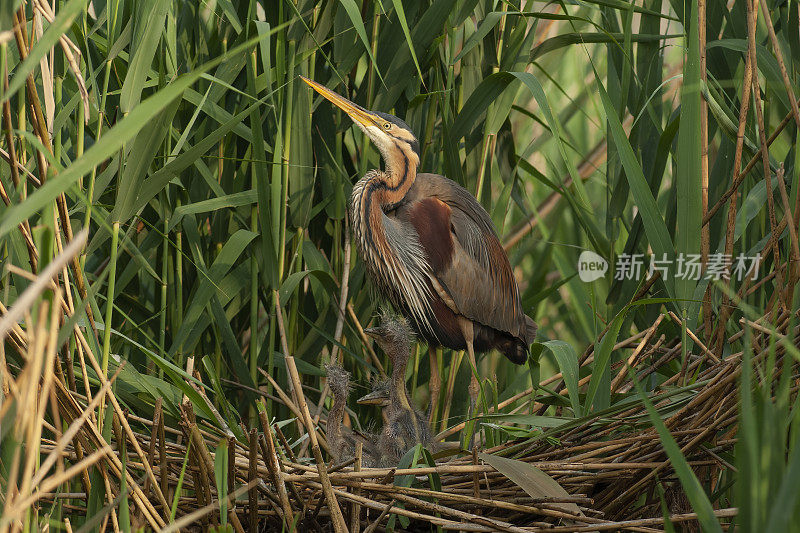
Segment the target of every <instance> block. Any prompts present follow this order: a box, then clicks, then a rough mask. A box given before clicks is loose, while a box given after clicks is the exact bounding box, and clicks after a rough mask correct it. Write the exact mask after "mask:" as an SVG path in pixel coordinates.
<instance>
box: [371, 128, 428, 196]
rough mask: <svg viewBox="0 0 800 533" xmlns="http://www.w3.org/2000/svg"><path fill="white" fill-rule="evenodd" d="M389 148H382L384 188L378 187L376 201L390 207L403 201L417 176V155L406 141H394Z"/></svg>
mask: <svg viewBox="0 0 800 533" xmlns="http://www.w3.org/2000/svg"><path fill="white" fill-rule="evenodd" d="M394 142H395V145H394V146H393V148H392V149H391V150H382V154H381V155H383V161H384V163H385V164H386V170H385V171H384V172H382V173H381V179H382V181H383V182H384V184H385V188H382V189H379V190H377V191H376V192H377V193H378V201H379V202H380V204H381V207H383V208H387V207H389V208H392V207H394V206H396V205H397V204H399V203H400V202H402V201H403V198H405V196H406V194H407V193H408V191H409V189H411V186H412V185H414V180H415V179H416V178H417V165H419V157H418V156H417V154H416V153H415V152H414V151H413V150H411V147H410V146H409V145H408V143H404V142H401V141H394Z"/></svg>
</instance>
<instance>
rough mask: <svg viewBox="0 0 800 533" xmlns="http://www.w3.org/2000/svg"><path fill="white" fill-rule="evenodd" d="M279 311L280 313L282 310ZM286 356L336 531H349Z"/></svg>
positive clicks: (294, 369)
mask: <svg viewBox="0 0 800 533" xmlns="http://www.w3.org/2000/svg"><path fill="white" fill-rule="evenodd" d="M278 312H279V313H280V310H279V311H278ZM284 357H285V362H286V367H287V369H288V371H289V377H290V378H291V381H292V384H293V387H292V388H293V389H294V393H295V398H296V400H297V403H298V404H299V406H300V413H301V414H302V415H303V423H304V424H305V427H306V431H307V432H308V437H309V440H310V441H311V451H312V453H313V454H314V459H315V460H316V461H317V470H318V472H319V479H320V481H321V483H322V490H323V492H324V493H325V499H326V500H327V502H328V507H329V509H330V511H331V514H332V518H333V527H334V530H335V531H336V533H341V532H345V531H347V525H346V524H345V521H344V517H343V516H342V510H341V509H340V508H339V502H338V501H337V499H336V497H335V496H334V493H333V490H332V487H331V482H330V479H328V473H327V471H326V468H325V461H324V460H323V459H322V451H321V450H320V447H319V442H318V440H317V432H316V430H315V429H314V424H313V422H312V420H311V415H310V413H309V412H308V405H307V404H306V399H305V396H304V395H303V386H302V382H301V381H300V375H299V374H298V373H297V367H296V366H295V364H294V357H292V356H290V355H289V354H288V353H287V354H286V355H285V356H284ZM287 477H288V476H287Z"/></svg>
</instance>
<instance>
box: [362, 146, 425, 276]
mask: <svg viewBox="0 0 800 533" xmlns="http://www.w3.org/2000/svg"><path fill="white" fill-rule="evenodd" d="M382 154H383V160H384V162H385V163H386V170H385V171H380V170H370V171H369V172H367V174H366V176H364V177H363V178H362V179H361V180H359V182H358V183H356V185H355V187H353V195H352V200H351V209H352V211H351V215H352V220H353V229H354V230H355V231H356V235H357V238H358V245H359V247H360V249H361V251H362V253H363V252H367V251H372V250H380V255H381V256H382V258H383V259H382V260H383V262H391V261H392V256H393V252H392V250H391V246H389V243H388V242H387V240H386V239H387V237H386V231H385V227H384V221H383V218H384V216H383V215H384V213H385V212H388V211H390V210H392V209H394V208H395V207H396V206H397V205H398V204H400V202H402V201H403V199H404V198H405V196H406V194H408V191H409V190H410V189H411V187H412V186H413V185H414V180H415V179H416V177H417V165H418V164H419V157H418V156H417V154H416V153H415V152H414V151H413V150H412V149H411V147H410V146H409V145H408V143H403V142H400V141H396V143H395V145H394V146H393V147H392V149H391V150H389V149H384V150H382ZM376 253H377V252H376ZM366 259H367V260H368V263H370V262H371V261H377V258H371V257H368V258H366Z"/></svg>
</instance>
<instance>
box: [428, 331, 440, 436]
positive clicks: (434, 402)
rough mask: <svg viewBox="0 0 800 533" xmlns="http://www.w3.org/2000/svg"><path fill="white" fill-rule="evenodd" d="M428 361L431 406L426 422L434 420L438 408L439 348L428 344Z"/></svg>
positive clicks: (431, 422) (432, 422)
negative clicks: (429, 367)
mask: <svg viewBox="0 0 800 533" xmlns="http://www.w3.org/2000/svg"><path fill="white" fill-rule="evenodd" d="M428 362H429V363H430V366H431V378H430V380H429V381H428V390H429V392H430V395H431V406H430V411H429V412H428V423H430V424H431V425H433V424H434V423H435V422H436V413H437V410H438V409H439V393H440V392H441V390H442V377H441V376H440V375H439V350H438V349H437V348H432V347H430V346H428Z"/></svg>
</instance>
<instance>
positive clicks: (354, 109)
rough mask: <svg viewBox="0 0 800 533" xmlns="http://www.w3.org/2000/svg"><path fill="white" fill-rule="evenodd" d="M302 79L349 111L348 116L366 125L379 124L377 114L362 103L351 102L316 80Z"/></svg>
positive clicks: (327, 98)
mask: <svg viewBox="0 0 800 533" xmlns="http://www.w3.org/2000/svg"><path fill="white" fill-rule="evenodd" d="M300 79H302V80H303V81H304V82H306V83H307V84H308V85H310V86H311V88H312V89H314V90H315V91H317V92H318V93H319V94H321V95H322V96H324V97H325V99H326V100H329V101H330V102H331V103H333V104H334V105H335V106H336V107H338V108H340V109H341V110H342V111H344V112H345V113H347V114H348V116H349V117H350V118H352V119H353V120H354V121H355V122H358V123H359V124H361V125H362V126H364V127H369V126H376V125H377V123H376V115H373V114H372V113H370V112H369V111H367V110H366V109H364V108H363V107H361V106H360V105H358V104H355V103H353V102H351V101H350V100H348V99H347V98H345V97H344V96H340V95H338V94H336V93H335V92H333V91H331V90H330V89H328V88H327V87H325V86H324V85H320V84H319V83H317V82H315V81H314V80H310V79H308V78H306V77H305V76H300Z"/></svg>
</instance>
